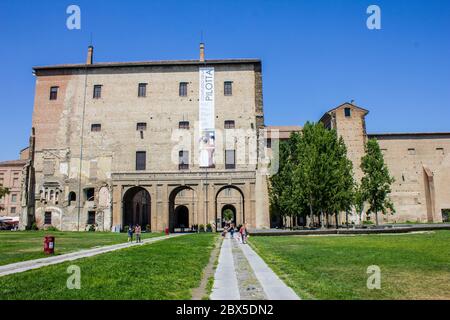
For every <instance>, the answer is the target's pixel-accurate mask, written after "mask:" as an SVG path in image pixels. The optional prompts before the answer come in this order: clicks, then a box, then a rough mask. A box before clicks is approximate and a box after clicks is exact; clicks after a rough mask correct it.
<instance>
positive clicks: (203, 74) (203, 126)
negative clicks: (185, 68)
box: [199, 67, 216, 167]
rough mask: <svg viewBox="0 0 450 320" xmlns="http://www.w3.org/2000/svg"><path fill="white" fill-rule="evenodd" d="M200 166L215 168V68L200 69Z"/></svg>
mask: <svg viewBox="0 0 450 320" xmlns="http://www.w3.org/2000/svg"><path fill="white" fill-rule="evenodd" d="M199 75H200V79H199V129H200V141H199V153H200V154H199V165H200V167H213V166H214V149H215V140H216V133H215V120H216V119H215V110H214V68H213V67H202V68H199Z"/></svg>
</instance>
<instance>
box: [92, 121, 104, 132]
mask: <svg viewBox="0 0 450 320" xmlns="http://www.w3.org/2000/svg"><path fill="white" fill-rule="evenodd" d="M100 131H102V125H101V124H100V123H93V124H91V132H100Z"/></svg>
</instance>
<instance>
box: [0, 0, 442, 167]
mask: <svg viewBox="0 0 450 320" xmlns="http://www.w3.org/2000/svg"><path fill="white" fill-rule="evenodd" d="M70 4H77V5H79V6H80V7H81V18H82V21H81V30H79V31H70V30H68V29H67V28H66V19H67V17H68V15H67V14H66V8H67V7H68V6H69V5H70ZM370 4H377V5H379V6H380V7H381V10H382V30H375V31H373V30H372V31H371V30H368V29H367V28H366V19H367V16H368V15H367V14H366V8H367V7H368V6H369V5H370ZM201 31H203V38H204V41H205V42H206V57H207V59H208V58H210V59H212V58H261V59H262V61H263V77H264V78H263V81H264V108H265V116H266V118H265V120H266V124H270V125H295V124H298V125H302V124H304V123H305V122H306V121H307V120H312V121H317V120H318V119H319V118H320V116H321V115H322V114H323V113H324V112H325V111H327V110H328V109H331V108H333V107H335V106H337V105H338V104H341V103H343V102H345V101H350V100H352V99H354V100H355V102H356V103H357V104H358V105H360V106H362V107H364V108H367V109H369V110H370V114H369V116H368V118H367V129H368V131H369V132H410V131H412V132H415V131H417V132H421V131H450V125H449V120H450V1H445V0H443V1H437V0H434V1H433V0H428V1H414V0H408V1H403V0H396V1H394V0H389V1H377V0H371V1H357V0H354V1H351V0H341V1H338V0H333V1H332V0H329V1H325V0H314V1H313V0H309V1H279V0H277V1H275V0H274V1H243V0H241V1H233V0H224V1H214V0H209V1H198V0H195V1H194V0H184V1H175V0H172V1H170V0H169V1H168V0H164V1H150V0H149V1H132V0H130V1H106V0H104V1H99V0H97V1H93V0H90V1H79V0H74V1H70V2H69V1H62V0H58V1H50V0H48V1H42V0H41V1H16V0H14V1H13V0H1V1H0V43H1V50H0V63H1V73H0V107H1V113H0V161H1V160H6V159H14V158H17V156H18V152H19V150H20V149H21V148H23V147H25V146H26V145H27V141H28V135H29V132H30V127H31V116H32V109H33V98H34V80H35V79H34V77H33V76H32V73H31V68H32V66H35V65H47V64H59V63H77V62H84V61H85V56H86V48H87V46H88V45H89V41H90V34H91V32H92V33H93V38H94V46H95V60H96V61H97V62H99V61H133V60H159V59H197V58H198V43H199V41H200V35H201Z"/></svg>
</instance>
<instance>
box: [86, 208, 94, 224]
mask: <svg viewBox="0 0 450 320" xmlns="http://www.w3.org/2000/svg"><path fill="white" fill-rule="evenodd" d="M87 223H88V224H95V211H89V212H88V221H87Z"/></svg>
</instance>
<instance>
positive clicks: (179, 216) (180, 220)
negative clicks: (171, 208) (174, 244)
mask: <svg viewBox="0 0 450 320" xmlns="http://www.w3.org/2000/svg"><path fill="white" fill-rule="evenodd" d="M173 220H174V221H173V227H174V229H181V231H182V232H183V231H185V229H188V228H189V209H188V207H186V206H184V205H181V206H178V207H177V208H176V209H175V212H174V219H173Z"/></svg>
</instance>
